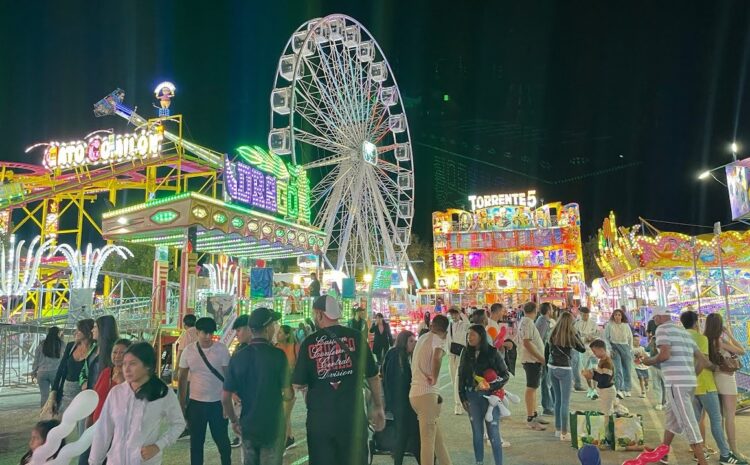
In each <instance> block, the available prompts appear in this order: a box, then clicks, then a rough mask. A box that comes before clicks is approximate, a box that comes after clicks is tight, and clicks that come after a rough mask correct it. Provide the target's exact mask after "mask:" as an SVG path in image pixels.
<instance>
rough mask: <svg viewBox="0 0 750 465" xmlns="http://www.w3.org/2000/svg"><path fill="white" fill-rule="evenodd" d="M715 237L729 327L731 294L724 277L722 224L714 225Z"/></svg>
mask: <svg viewBox="0 0 750 465" xmlns="http://www.w3.org/2000/svg"><path fill="white" fill-rule="evenodd" d="M714 236H715V237H716V248H717V249H718V250H717V251H716V252H717V253H718V254H719V271H721V287H722V292H723V294H724V305H725V307H726V309H725V310H726V314H727V325H729V324H731V320H730V316H729V292H728V289H727V281H726V279H725V277H724V259H723V258H722V255H723V253H722V251H721V223H720V222H719V221H717V222H716V223H714Z"/></svg>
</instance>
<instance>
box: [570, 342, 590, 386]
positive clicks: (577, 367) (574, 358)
mask: <svg viewBox="0 0 750 465" xmlns="http://www.w3.org/2000/svg"><path fill="white" fill-rule="evenodd" d="M582 357H584V355H582V354H581V353H579V352H578V351H577V350H571V351H570V367H571V368H572V369H573V385H574V386H575V388H576V389H578V390H581V389H583V385H584V382H583V376H581V358H582ZM587 360H588V358H587Z"/></svg>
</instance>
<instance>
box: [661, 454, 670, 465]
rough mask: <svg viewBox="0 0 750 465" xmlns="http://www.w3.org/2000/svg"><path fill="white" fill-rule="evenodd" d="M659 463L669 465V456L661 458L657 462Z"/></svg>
mask: <svg viewBox="0 0 750 465" xmlns="http://www.w3.org/2000/svg"><path fill="white" fill-rule="evenodd" d="M659 463H660V464H661V465H669V456H668V455H665V456H664V457H662V458H661V460H659Z"/></svg>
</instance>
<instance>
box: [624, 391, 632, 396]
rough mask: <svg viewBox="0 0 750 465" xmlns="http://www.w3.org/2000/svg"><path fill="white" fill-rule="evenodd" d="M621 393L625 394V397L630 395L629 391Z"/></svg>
mask: <svg viewBox="0 0 750 465" xmlns="http://www.w3.org/2000/svg"><path fill="white" fill-rule="evenodd" d="M623 394H625V397H632V394H631V393H630V391H625V392H623Z"/></svg>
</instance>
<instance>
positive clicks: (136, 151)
mask: <svg viewBox="0 0 750 465" xmlns="http://www.w3.org/2000/svg"><path fill="white" fill-rule="evenodd" d="M163 139H164V134H163V129H162V127H161V126H158V127H156V128H154V129H150V130H145V129H144V130H140V131H137V132H136V133H134V134H117V135H116V134H108V135H99V134H97V135H94V136H91V137H89V138H87V139H86V140H85V141H84V140H79V141H73V142H62V143H61V142H50V143H48V144H46V145H47V148H46V150H45V151H44V161H43V163H44V166H45V167H46V168H47V169H48V170H50V171H54V170H56V169H62V170H65V169H71V168H77V167H80V166H87V165H90V166H95V165H103V164H113V163H120V162H127V161H134V160H143V159H147V158H155V157H158V156H159V153H160V152H161V143H162V140H163ZM27 151H28V150H27Z"/></svg>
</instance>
